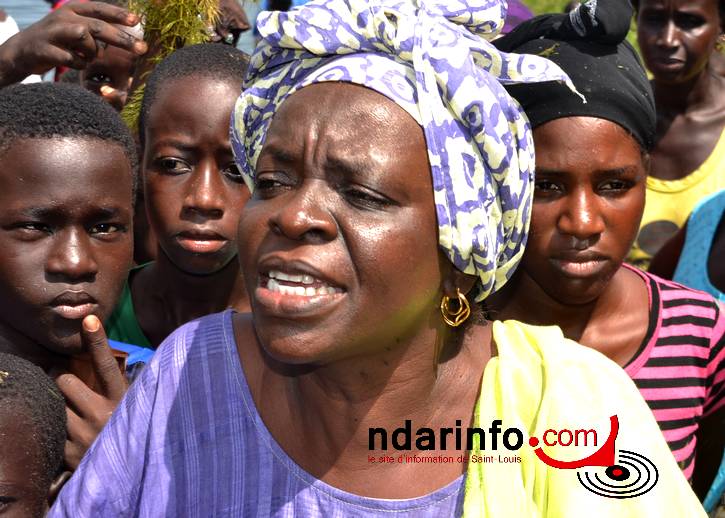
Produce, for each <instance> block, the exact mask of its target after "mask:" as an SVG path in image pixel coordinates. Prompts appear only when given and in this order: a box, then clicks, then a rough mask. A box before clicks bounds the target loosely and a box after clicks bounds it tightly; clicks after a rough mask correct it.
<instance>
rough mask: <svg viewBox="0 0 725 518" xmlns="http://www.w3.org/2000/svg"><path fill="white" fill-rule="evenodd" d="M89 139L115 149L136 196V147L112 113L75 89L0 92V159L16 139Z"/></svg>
mask: <svg viewBox="0 0 725 518" xmlns="http://www.w3.org/2000/svg"><path fill="white" fill-rule="evenodd" d="M52 138H90V139H98V140H103V141H106V142H108V143H111V144H114V145H118V146H120V147H121V148H122V149H123V152H124V154H125V155H126V157H127V158H128V161H129V164H130V165H131V171H132V173H133V186H134V187H133V190H134V195H135V193H136V185H137V177H138V172H137V170H138V158H137V153H136V143H135V142H134V140H133V137H132V136H131V133H130V131H129V130H128V128H127V127H126V125H125V124H124V123H123V120H121V117H120V116H119V115H118V113H116V111H115V110H114V109H113V108H112V107H111V106H110V105H109V104H108V103H107V102H105V101H104V100H103V99H101V98H100V97H98V96H97V95H94V94H92V93H91V92H89V91H88V90H86V89H84V88H82V87H81V86H78V85H71V84H59V83H34V84H27V85H24V84H18V85H13V86H9V87H7V88H3V89H0V155H2V154H3V153H4V152H5V151H7V149H8V148H9V147H10V146H11V145H12V144H13V143H14V142H15V141H16V140H18V139H52Z"/></svg>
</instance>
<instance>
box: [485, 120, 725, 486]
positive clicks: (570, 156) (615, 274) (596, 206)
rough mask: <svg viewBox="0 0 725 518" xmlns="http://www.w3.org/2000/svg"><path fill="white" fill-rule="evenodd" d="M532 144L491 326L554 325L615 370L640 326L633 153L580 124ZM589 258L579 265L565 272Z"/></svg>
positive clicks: (564, 123)
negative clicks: (508, 322)
mask: <svg viewBox="0 0 725 518" xmlns="http://www.w3.org/2000/svg"><path fill="white" fill-rule="evenodd" d="M534 145H535V147H536V192H535V196H534V207H533V211H532V216H531V228H530V233H529V239H528V242H527V244H526V250H525V252H524V257H523V261H522V265H521V266H520V267H519V270H518V271H517V272H516V274H515V275H514V278H513V279H512V282H510V283H509V284H507V285H506V286H505V287H504V289H503V291H502V292H501V293H498V294H496V295H495V296H494V297H493V298H491V299H490V302H488V301H487V302H488V305H489V306H490V307H492V308H493V310H494V312H493V314H494V316H495V317H496V318H498V319H502V320H504V319H516V320H521V321H523V322H526V323H529V324H537V325H558V326H559V327H561V329H562V331H563V332H564V335H565V336H566V337H567V338H570V339H572V340H575V341H577V342H579V343H580V344H582V345H585V346H588V347H591V348H593V349H596V350H597V351H599V352H601V353H603V354H604V355H605V356H607V357H608V358H610V359H611V360H613V361H614V362H616V363H617V364H619V365H620V366H622V367H624V366H625V365H627V363H629V362H630V360H632V358H633V357H634V355H635V354H636V353H637V351H638V350H639V348H640V346H641V345H642V342H643V339H644V337H645V335H646V333H647V327H648V322H649V309H648V308H649V300H648V294H647V289H646V286H645V284H644V282H642V279H641V278H640V277H639V276H638V275H637V274H635V273H633V272H631V271H629V270H627V269H625V268H621V264H622V261H623V260H624V257H625V256H626V255H627V252H628V251H629V249H630V247H631V246H632V242H633V241H634V238H635V236H636V233H637V229H638V227H639V222H640V219H641V217H642V211H643V208H644V198H645V192H644V190H645V177H646V163H644V161H643V156H642V153H641V151H640V148H639V145H638V144H637V142H636V141H635V140H634V139H633V138H632V137H631V136H629V135H628V134H627V133H626V132H625V131H624V130H623V129H622V128H620V127H619V126H617V125H616V124H614V123H612V122H609V121H605V120H602V119H594V118H590V117H570V118H565V119H557V120H554V121H551V122H548V123H546V124H543V125H541V126H539V127H538V128H536V129H534ZM592 149H596V150H597V152H596V153H591V150H592ZM585 245H586V246H585ZM590 259H594V260H595V262H594V263H593V264H591V265H589V266H588V265H586V262H585V263H584V264H582V265H576V264H566V263H572V262H577V261H580V260H590ZM721 414H722V413H721ZM718 419H720V421H718ZM721 423H722V416H720V417H717V416H714V417H713V418H712V419H708V420H703V421H702V422H700V423H699V429H698V457H697V461H696V462H697V464H696V466H697V470H696V472H695V474H694V482H695V487H696V488H698V487H699V488H700V489H702V486H703V485H704V487H705V490H706V489H707V487H709V484H710V482H711V481H712V476H711V475H709V474H711V473H713V472H714V471H713V470H714V469H716V468H717V466H712V465H711V464H713V459H714V460H715V461H716V462H718V463H719V459H720V456H719V454H717V453H716V452H717V451H718V449H717V448H720V450H719V451H721V448H722V441H721V437H722V432H721V430H722V425H721ZM713 434H714V435H717V439H716V440H715V441H714V442H715V443H716V444H718V446H716V447H712V446H707V445H706V442H705V440H706V439H704V438H710V437H713ZM713 453H715V454H713ZM700 478H704V479H706V481H705V482H703V483H702V484H698V481H699V480H700ZM698 494H699V495H700V497H703V496H704V493H702V491H700V492H699V493H698Z"/></svg>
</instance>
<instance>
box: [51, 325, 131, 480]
mask: <svg viewBox="0 0 725 518" xmlns="http://www.w3.org/2000/svg"><path fill="white" fill-rule="evenodd" d="M81 337H82V339H83V345H84V350H85V351H86V352H88V353H89V354H90V357H91V363H92V364H93V370H94V374H95V377H96V380H97V381H98V385H99V392H98V393H96V392H94V391H93V390H91V389H90V388H88V386H87V385H86V384H85V383H83V382H82V381H81V380H80V379H78V377H77V376H75V375H74V374H70V373H67V372H66V373H57V374H56V376H55V382H56V384H57V385H58V387H59V388H60V391H61V392H62V393H63V395H64V396H65V399H66V414H67V416H68V424H67V429H68V439H67V441H66V443H65V463H66V465H67V466H68V468H69V469H71V470H75V469H76V468H77V467H78V464H79V463H80V461H81V458H82V457H83V455H84V454H85V452H86V450H87V449H88V448H89V447H90V446H91V444H93V441H94V440H95V438H96V437H97V436H98V434H99V433H100V432H101V430H102V429H103V426H104V425H105V424H106V422H108V418H109V417H110V416H111V414H112V413H113V411H114V409H115V408H116V406H117V405H118V402H119V401H121V398H122V397H123V395H124V394H125V393H126V389H127V388H128V383H127V381H126V378H125V376H124V375H123V373H122V372H121V370H120V369H119V368H118V363H117V362H116V359H115V358H114V357H113V355H112V354H111V348H110V347H109V346H108V341H107V338H106V332H105V331H104V330H103V326H102V325H101V321H100V320H98V318H97V317H95V316H93V315H91V316H87V317H86V318H85V319H83V326H82V330H81Z"/></svg>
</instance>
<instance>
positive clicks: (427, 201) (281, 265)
mask: <svg viewBox="0 0 725 518" xmlns="http://www.w3.org/2000/svg"><path fill="white" fill-rule="evenodd" d="M402 140H405V141H406V142H407V143H408V144H407V145H406V146H403V147H401V146H400V145H399V142H401V141H402ZM256 171H257V178H256V182H255V193H254V197H253V198H252V199H251V200H250V201H249V203H248V204H247V206H246V207H245V209H244V212H243V214H242V219H241V220H240V225H239V247H240V260H241V262H242V270H243V272H244V277H245V283H246V286H247V289H248V291H249V293H250V296H251V302H252V307H253V310H254V311H253V314H245V315H242V314H238V315H235V317H234V328H235V337H236V340H237V344H238V352H239V357H240V361H241V364H242V367H243V369H244V371H245V375H246V377H247V380H248V381H249V386H250V389H251V392H252V395H253V397H254V401H255V404H256V406H257V408H258V409H259V412H260V414H261V416H262V418H263V420H264V423H265V425H266V426H267V428H268V429H269V430H270V432H271V434H272V435H273V436H274V438H275V439H276V440H277V442H278V443H279V444H280V445H281V447H282V448H283V449H284V450H285V451H286V452H287V453H288V454H289V455H290V456H291V458H292V459H294V461H295V462H296V463H297V464H299V465H300V466H301V467H302V468H303V469H305V470H306V471H307V472H309V473H311V474H312V475H313V476H315V477H318V478H320V479H321V480H323V481H324V482H326V483H328V484H331V485H333V486H335V487H338V488H340V489H342V490H345V491H350V492H353V493H356V494H360V495H365V496H369V497H377V498H412V497H417V496H421V495H424V494H427V493H430V492H431V491H434V490H436V489H439V488H441V487H443V486H445V485H446V484H448V483H450V482H452V481H453V480H455V479H456V478H457V477H459V476H460V475H461V473H462V472H463V470H464V469H465V465H463V464H452V465H436V466H432V465H415V466H413V465H405V464H394V465H386V466H384V467H381V466H376V465H375V464H370V463H368V461H367V457H368V455H369V454H370V451H369V450H368V428H369V427H384V428H388V429H390V430H392V429H394V428H397V427H399V426H401V425H402V423H403V421H404V420H405V419H411V420H412V425H413V428H414V429H415V428H417V427H420V426H430V427H432V428H440V427H442V426H450V425H451V423H454V422H455V420H456V419H460V420H461V422H462V423H463V426H466V425H468V424H470V422H471V420H472V409H473V405H474V402H475V400H476V397H477V394H478V389H479V382H480V380H481V376H482V373H483V368H484V366H485V365H486V363H487V361H488V359H489V358H490V356H491V333H490V327H487V326H481V325H474V324H471V325H470V327H469V328H468V329H467V330H465V331H460V333H461V334H460V335H459V336H458V338H459V340H453V337H452V334H453V333H452V332H451V331H450V329H449V328H447V326H446V325H445V324H444V323H443V320H442V317H441V314H440V310H439V307H438V306H439V305H440V301H441V298H442V296H443V295H444V294H447V295H449V296H452V297H455V294H456V288H458V289H460V290H461V291H462V292H464V293H467V292H469V290H470V289H471V288H472V286H473V284H474V281H475V279H474V278H473V277H470V276H467V275H464V274H462V273H460V272H458V271H457V270H455V268H454V267H453V266H452V264H450V263H449V261H448V260H447V259H446V258H445V257H444V256H443V255H442V254H441V252H440V251H439V249H438V243H437V237H436V236H437V232H436V228H437V225H436V215H435V208H434V203H433V191H432V183H431V177H430V168H429V165H428V160H427V152H426V145H425V141H424V138H423V132H422V130H421V128H420V126H418V125H417V124H416V123H415V121H414V120H413V119H412V118H411V117H410V116H409V115H408V114H407V113H405V112H404V111H403V110H402V109H401V108H399V107H398V106H397V105H395V104H394V103H393V102H392V101H390V100H388V99H387V98H385V97H383V96H381V95H380V94H378V93H375V92H373V91H371V90H367V89H365V88H363V87H359V86H356V85H351V84H345V83H321V84H315V85H311V86H308V87H306V88H303V89H302V90H300V91H298V92H296V93H295V94H293V95H292V96H291V97H290V98H289V99H288V100H287V101H285V102H284V104H283V105H282V106H281V107H280V108H279V110H278V111H277V113H276V114H275V116H274V119H273V121H272V124H271V126H270V128H269V131H268V133H267V138H266V141H265V144H264V147H263V149H262V151H261V155H260V157H259V161H258V163H257V167H256ZM411 258H415V260H414V261H413V260H411ZM401 272H404V273H405V274H404V275H401ZM280 274H283V275H286V276H287V277H288V279H287V280H284V279H283V278H281V277H280ZM296 276H298V277H296ZM305 276H308V277H307V280H306V281H305V280H304V279H305ZM272 278H276V279H277V280H275V282H276V283H277V286H276V287H275V286H274V283H271V284H270V279H272ZM295 278H296V279H297V280H295ZM302 286H305V290H307V289H313V288H314V289H316V290H318V291H316V292H315V294H311V295H308V294H307V292H305V294H304V295H299V294H291V293H290V292H289V291H288V290H290V289H294V290H297V289H299V288H301V287H302ZM282 290H284V291H282ZM319 290H323V291H322V292H320V291H319ZM325 290H327V292H326V293H325ZM329 290H332V292H330V291H329ZM454 341H457V342H458V345H457V346H454V345H452V342H454ZM441 343H442V344H444V346H443V347H442V351H443V354H442V355H441V356H437V355H436V350H437V349H438V348H437V344H441ZM437 446H439V445H437ZM431 453H438V452H428V454H431ZM351 473H354V476H351Z"/></svg>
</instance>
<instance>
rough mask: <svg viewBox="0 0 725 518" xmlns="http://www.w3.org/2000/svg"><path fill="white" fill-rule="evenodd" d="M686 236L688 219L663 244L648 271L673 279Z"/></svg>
mask: <svg viewBox="0 0 725 518" xmlns="http://www.w3.org/2000/svg"><path fill="white" fill-rule="evenodd" d="M688 221H689V220H688ZM686 237H687V221H686V222H685V224H684V225H683V226H682V228H681V229H680V230H678V231H677V233H676V234H675V235H674V236H672V237H671V238H670V239H669V240H668V241H667V242H666V243H665V244H664V245H662V248H660V250H659V251H658V252H657V253H656V254H655V256H654V257H653V258H652V261H651V262H650V264H649V269H648V270H647V271H649V273H653V274H655V275H657V276H658V277H662V278H663V279H670V280H672V277H674V276H675V270H676V269H677V263H678V262H679V261H680V255H681V254H682V249H683V248H684V247H685V239H686Z"/></svg>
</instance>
